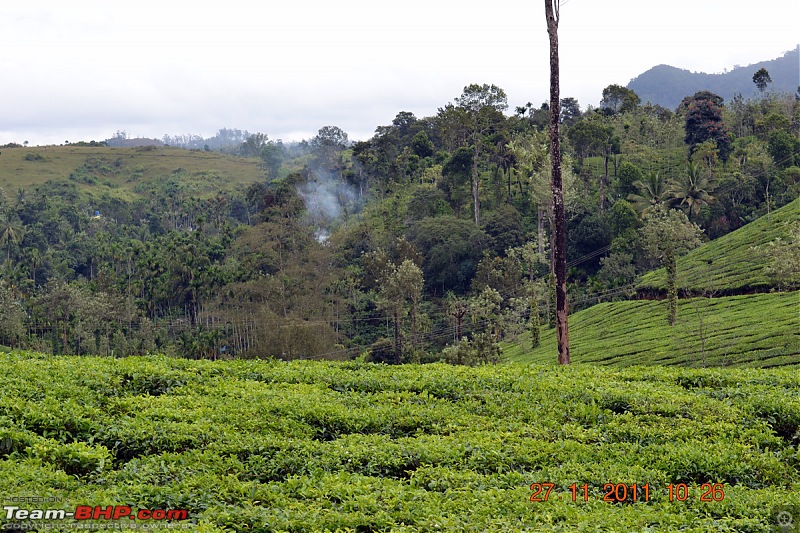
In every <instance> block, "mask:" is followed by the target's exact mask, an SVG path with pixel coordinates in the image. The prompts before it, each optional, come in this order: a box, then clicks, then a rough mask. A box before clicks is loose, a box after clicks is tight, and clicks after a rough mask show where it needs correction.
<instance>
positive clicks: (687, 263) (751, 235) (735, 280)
mask: <svg viewBox="0 0 800 533" xmlns="http://www.w3.org/2000/svg"><path fill="white" fill-rule="evenodd" d="M798 219H800V199H797V200H795V201H793V202H792V203H790V204H788V205H786V206H784V207H782V208H781V209H778V210H776V211H773V212H772V213H771V214H770V215H769V216H767V217H762V218H759V219H758V220H755V221H753V222H751V223H750V224H747V225H746V226H744V227H742V228H739V229H738V230H736V231H734V232H732V233H729V234H727V235H725V236H723V237H720V238H718V239H716V240H714V241H711V242H709V243H706V244H704V245H703V246H701V247H699V248H697V249H695V250H692V251H691V252H689V253H688V254H686V255H685V256H683V257H681V258H679V259H678V272H679V273H680V275H679V277H678V287H679V288H680V290H681V291H685V292H694V293H700V292H702V291H706V290H714V291H718V292H722V293H727V294H731V293H734V292H751V291H765V290H769V289H770V287H773V286H774V285H773V282H772V280H770V278H769V277H768V276H767V273H766V271H765V268H766V267H767V266H768V265H769V264H770V260H769V257H768V256H767V255H765V254H763V253H753V251H752V248H753V247H754V246H755V247H759V248H760V247H762V246H763V245H766V244H767V243H768V242H770V241H774V240H776V239H778V238H780V239H781V240H786V239H787V234H786V233H785V230H786V226H785V225H786V224H792V223H794V221H796V220H798ZM664 274H665V273H664V271H663V270H657V271H654V272H651V273H648V274H647V275H645V276H643V277H642V279H641V282H640V283H639V287H638V288H639V290H640V291H642V292H646V291H659V290H663V288H664V286H665V278H664Z"/></svg>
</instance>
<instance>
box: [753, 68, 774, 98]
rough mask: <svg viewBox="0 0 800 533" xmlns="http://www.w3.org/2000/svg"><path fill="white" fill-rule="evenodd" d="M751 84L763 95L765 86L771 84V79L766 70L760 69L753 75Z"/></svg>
mask: <svg viewBox="0 0 800 533" xmlns="http://www.w3.org/2000/svg"><path fill="white" fill-rule="evenodd" d="M753 83H755V84H756V87H758V90H759V91H760V92H762V93H763V92H764V91H765V90H766V89H767V84H768V83H772V77H770V75H769V72H768V71H767V69H765V68H760V69H758V70H757V71H756V73H755V74H753Z"/></svg>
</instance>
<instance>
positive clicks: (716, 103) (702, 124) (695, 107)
mask: <svg viewBox="0 0 800 533" xmlns="http://www.w3.org/2000/svg"><path fill="white" fill-rule="evenodd" d="M681 106H682V107H684V106H685V108H686V124H685V129H686V137H684V141H685V142H686V144H688V145H689V155H690V156H691V154H692V153H694V150H695V148H696V147H697V145H699V144H701V143H703V142H705V141H708V140H713V141H714V142H715V143H716V145H717V149H718V150H719V156H720V158H721V159H722V160H723V161H726V160H727V159H728V155H729V154H730V152H731V133H730V131H729V130H728V128H727V126H726V125H725V122H724V120H723V116H722V98H721V97H719V96H718V95H716V94H714V93H711V92H709V91H700V92H698V93H695V95H694V96H693V97H691V98H689V97H686V98H685V99H684V101H683V102H682V103H681Z"/></svg>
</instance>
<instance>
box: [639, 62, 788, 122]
mask: <svg viewBox="0 0 800 533" xmlns="http://www.w3.org/2000/svg"><path fill="white" fill-rule="evenodd" d="M798 50H800V48H795V49H794V50H791V51H789V52H786V53H785V54H784V55H783V56H782V57H779V58H777V59H772V60H769V61H762V62H760V63H756V64H754V65H748V66H744V67H737V68H734V69H733V70H732V71H730V72H725V73H723V74H706V73H705V72H690V71H688V70H685V69H680V68H676V67H672V66H670V65H658V66H656V67H653V68H651V69H650V70H648V71H647V72H644V73H643V74H640V75H639V76H637V77H636V78H634V79H632V80H631V81H630V83H628V88H629V89H631V90H632V91H634V92H636V94H638V95H639V96H640V97H641V99H642V102H647V101H650V102H652V103H654V104H658V105H661V106H664V107H666V108H668V109H675V108H676V107H677V106H678V104H679V103H680V102H681V100H682V99H683V97H684V96H689V95H692V94H694V93H696V92H697V91H701V90H709V91H711V92H714V93H716V94H718V95H720V96H722V97H723V98H724V99H725V101H730V100H731V99H733V95H734V94H735V93H741V94H742V96H744V97H745V98H746V97H749V96H754V95H755V93H756V92H757V89H756V86H755V85H754V84H753V74H755V72H756V71H757V70H759V69H761V68H765V69H767V71H768V72H769V74H770V77H771V78H772V84H771V85H770V87H769V89H771V90H774V91H777V92H785V93H790V94H794V93H795V91H797V88H798V84H799V83H800V55H798Z"/></svg>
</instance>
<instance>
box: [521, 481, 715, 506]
mask: <svg viewBox="0 0 800 533" xmlns="http://www.w3.org/2000/svg"><path fill="white" fill-rule="evenodd" d="M554 488H555V483H533V484H531V491H533V494H531V498H530V499H531V501H532V502H546V501H549V500H550V497H551V493H552V491H553V489H554ZM567 488H568V489H569V494H568V495H569V497H570V498H572V501H574V502H575V501H579V500H583V501H585V502H586V501H589V497H590V495H589V484H588V483H584V484H583V485H578V484H577V483H573V484H572V485H570V486H569V487H567ZM665 488H666V490H667V494H668V496H669V501H671V502H672V501H681V502H682V501H686V500H687V499H688V498H689V497H690V495H691V494H692V488H693V487H690V486H689V485H687V484H685V483H676V484H673V483H670V484H669V485H667V486H666V487H665ZM650 492H651V487H650V484H649V483H645V484H643V485H639V484H637V483H632V484H625V483H606V484H604V485H603V492H602V495H601V496H598V498H599V499H602V501H604V502H611V503H621V502H631V503H635V502H637V501H643V502H649V501H650ZM699 492H700V494H699V500H700V501H701V502H719V501H722V500H723V499H724V498H725V487H724V485H723V484H722V483H703V484H702V485H700V487H699ZM554 497H555V498H556V499H559V500H560V499H561V495H557V496H556V495H554Z"/></svg>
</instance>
